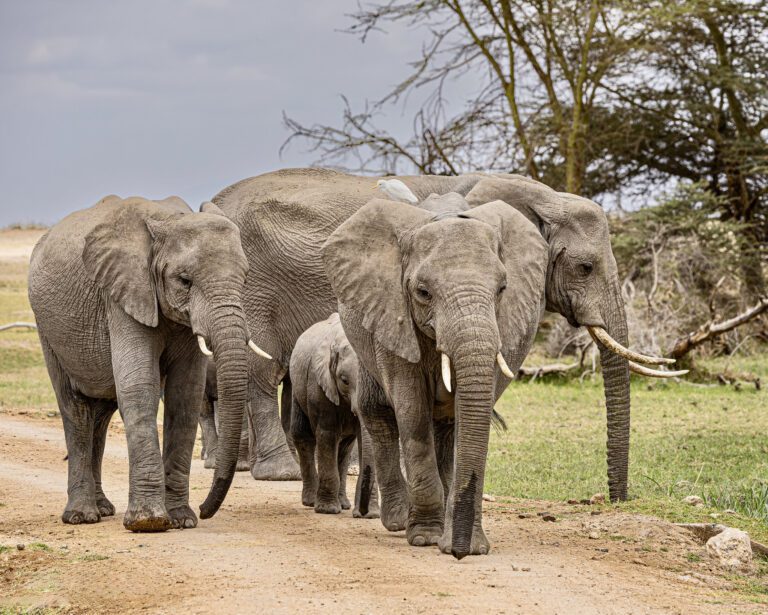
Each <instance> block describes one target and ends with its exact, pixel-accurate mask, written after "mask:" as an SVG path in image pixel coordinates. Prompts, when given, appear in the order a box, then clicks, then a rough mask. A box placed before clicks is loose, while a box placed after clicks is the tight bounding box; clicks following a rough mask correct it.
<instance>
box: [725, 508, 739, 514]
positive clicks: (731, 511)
mask: <svg viewBox="0 0 768 615" xmlns="http://www.w3.org/2000/svg"><path fill="white" fill-rule="evenodd" d="M723 512H724V513H725V514H726V515H735V514H736V511H735V510H733V508H726V509H725V510H724V511H723Z"/></svg>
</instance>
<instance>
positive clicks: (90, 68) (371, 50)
mask: <svg viewBox="0 0 768 615" xmlns="http://www.w3.org/2000/svg"><path fill="white" fill-rule="evenodd" d="M356 8H357V1H356V0H322V1H320V0H279V1H278V0H132V1H131V2H112V1H110V2H105V1H101V0H67V1H66V2H63V1H61V0H23V1H20V0H0V186H1V190H2V197H1V198H2V200H1V202H0V226H4V225H7V224H10V223H15V222H43V223H48V224H50V223H53V222H55V221H56V220H58V219H59V218H61V217H62V216H64V215H65V214H67V213H69V212H70V211H73V210H75V209H80V208H83V207H87V206H89V205H92V204H93V203H95V202H96V201H97V200H98V199H99V198H101V197H102V196H104V195H106V194H111V193H115V194H118V195H120V196H124V197H125V196H130V195H134V194H138V195H142V196H147V197H150V198H163V197H165V196H167V195H169V194H178V195H179V196H181V197H182V198H184V199H185V200H186V201H187V202H188V203H189V204H190V205H191V206H192V207H194V208H196V207H197V206H198V205H199V204H200V202H201V201H204V200H206V199H209V198H210V197H212V196H213V195H214V194H215V193H216V192H218V191H219V190H220V189H222V188H224V187H225V186H228V185H230V184H231V183H234V182H235V181H238V180H240V179H243V178H245V177H249V176H252V175H257V174H259V173H263V172H265V171H269V170H272V169H276V168H281V167H288V166H302V165H307V164H309V163H311V162H312V160H313V158H314V157H313V155H312V154H310V153H307V152H305V151H303V147H302V146H301V145H300V144H295V145H292V146H291V147H290V149H289V150H288V151H287V152H285V153H284V155H283V157H282V159H281V158H280V157H279V155H278V150H279V148H280V145H281V144H282V143H283V141H284V140H285V138H286V137H287V136H288V135H287V132H286V130H285V129H284V128H283V126H282V119H281V118H282V112H283V111H286V112H287V113H288V114H289V115H291V116H293V117H295V118H297V119H300V120H302V121H304V122H310V123H311V122H324V123H334V122H336V121H337V120H338V118H339V117H340V112H341V107H342V105H341V100H340V98H339V96H340V94H342V93H343V94H347V95H348V96H349V97H350V99H351V101H352V103H353V105H354V106H355V107H357V108H359V107H360V106H361V105H362V103H363V102H364V101H365V99H366V98H368V99H375V98H377V97H379V96H381V95H382V94H384V93H386V92H387V91H388V89H389V87H391V86H392V85H394V84H395V83H396V82H398V81H399V80H400V79H401V78H402V77H403V76H404V75H405V74H406V73H407V71H408V66H407V63H408V61H409V60H412V59H414V57H417V56H418V52H419V49H420V47H421V45H422V42H423V41H422V40H420V37H419V36H418V33H417V32H412V31H408V30H407V29H405V28H401V29H399V30H398V29H397V28H395V29H393V30H391V31H389V32H388V33H386V34H379V33H376V34H374V35H372V36H371V37H369V39H368V42H367V43H366V44H365V45H363V44H361V43H360V41H359V40H358V39H357V38H355V37H353V36H351V35H349V34H344V33H342V32H339V30H340V29H343V28H345V27H347V26H348V25H349V24H350V20H349V18H348V17H345V14H347V13H350V12H353V11H354V10H355V9H356ZM398 123H400V124H402V126H403V127H405V126H406V125H409V124H410V120H409V119H408V117H407V115H405V114H403V113H401V112H399V111H397V110H393V112H392V117H389V118H387V126H388V127H392V126H398Z"/></svg>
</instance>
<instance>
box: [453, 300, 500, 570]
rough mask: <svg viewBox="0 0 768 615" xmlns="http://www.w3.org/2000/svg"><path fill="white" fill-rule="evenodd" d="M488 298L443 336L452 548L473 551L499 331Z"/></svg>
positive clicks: (457, 554) (460, 554)
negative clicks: (450, 409) (452, 429)
mask: <svg viewBox="0 0 768 615" xmlns="http://www.w3.org/2000/svg"><path fill="white" fill-rule="evenodd" d="M485 303H487V302H482V303H480V304H479V305H475V306H472V308H471V309H470V310H469V315H467V316H464V317H463V318H461V319H459V320H458V321H457V322H456V326H455V327H451V329H453V330H452V331H450V332H448V333H449V335H448V336H447V338H446V339H450V340H451V342H450V344H448V345H447V348H448V351H447V352H448V354H449V357H450V359H451V361H452V363H453V368H454V371H455V373H456V460H455V472H454V480H453V491H452V493H453V496H452V497H453V501H452V503H451V504H450V505H452V506H453V528H452V537H451V544H452V548H451V553H452V554H453V556H454V557H456V558H457V559H462V558H463V557H465V556H466V555H469V553H470V552H471V545H472V534H473V530H474V527H475V525H476V523H477V522H478V521H479V519H478V517H479V515H480V514H481V513H482V494H483V482H484V479H485V463H486V457H487V455H488V437H489V434H490V426H491V414H492V411H493V403H494V401H495V384H496V382H495V375H496V361H497V359H496V355H497V353H498V351H499V332H498V329H497V327H496V319H495V314H494V313H493V310H492V309H489V307H488V306H487V305H485Z"/></svg>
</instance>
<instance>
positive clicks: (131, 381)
mask: <svg viewBox="0 0 768 615" xmlns="http://www.w3.org/2000/svg"><path fill="white" fill-rule="evenodd" d="M201 210H202V212H203V213H193V212H192V211H191V210H190V209H189V207H188V206H187V205H186V203H184V201H182V200H181V199H179V198H178V197H170V198H168V199H165V200H164V201H149V200H146V199H143V198H139V197H132V198H128V199H121V198H119V197H117V196H108V197H106V198H104V199H102V200H101V201H100V202H99V203H97V204H96V205H94V206H93V207H90V208H88V209H84V210H81V211H78V212H75V213H73V214H70V215H69V216H67V217H66V218H64V219H63V220H62V221H61V222H59V223H58V224H56V225H55V226H54V227H53V228H52V229H51V230H50V231H48V232H47V233H46V234H45V235H44V236H43V238H42V239H41V240H40V241H39V242H38V244H37V246H36V247H35V250H34V252H33V254H32V259H31V263H30V270H29V300H30V303H31V305H32V309H33V310H34V312H35V316H36V319H37V324H38V332H39V336H40V343H41V345H42V348H43V354H44V356H45V362H46V365H47V367H48V373H49V375H50V378H51V382H52V384H53V388H54V391H55V393H56V397H57V400H58V405H59V409H60V412H61V416H62V419H63V422H64V433H65V437H66V443H67V452H68V460H69V481H68V501H67V505H66V508H65V509H64V513H63V515H62V519H63V521H64V522H65V523H75V524H77V523H93V522H96V521H99V519H100V518H101V517H102V516H108V515H113V514H114V512H115V508H114V506H113V505H112V504H111V503H110V501H109V500H108V499H107V497H106V496H105V494H104V492H103V490H102V487H101V461H102V455H103V452H104V444H105V441H106V434H107V426H108V423H109V420H110V418H111V416H112V414H113V413H114V411H115V409H116V408H119V410H120V414H121V416H122V419H123V422H124V424H125V431H126V436H127V440H128V456H129V462H130V475H129V480H130V488H129V496H128V499H129V501H128V508H127V510H126V512H125V516H124V518H123V524H124V525H125V527H126V528H128V529H129V530H133V531H162V530H167V529H169V528H171V527H194V526H195V525H196V524H197V518H196V516H195V513H194V512H193V511H192V509H191V508H190V507H189V470H190V463H191V458H192V449H193V446H194V440H195V434H196V430H197V419H198V414H199V411H200V399H201V397H202V394H203V387H204V383H205V361H206V358H205V356H204V354H211V351H210V350H208V346H209V345H210V346H211V347H212V348H213V352H212V354H213V356H214V357H215V358H216V364H217V366H218V368H219V370H218V387H219V406H220V409H221V410H222V420H221V427H222V429H221V442H222V443H224V444H227V446H224V447H220V451H219V453H218V466H219V467H218V469H217V472H216V475H215V477H214V484H213V486H212V488H211V490H212V493H213V496H211V494H209V497H208V499H209V500H210V499H211V497H213V498H214V499H216V493H218V492H220V491H222V490H223V491H225V492H226V489H227V488H228V486H229V484H228V481H231V477H232V474H233V472H234V470H235V463H236V461H237V446H238V443H239V439H240V427H241V424H242V414H243V411H244V406H245V402H246V397H247V390H248V380H247V370H246V357H247V354H250V353H249V352H248V341H249V336H248V330H247V328H246V323H245V316H244V314H243V310H242V307H241V301H242V293H243V282H244V281H245V275H246V271H247V269H248V262H247V260H246V258H245V255H244V254H243V250H242V247H241V245H240V234H239V232H238V229H237V227H236V226H235V225H234V224H232V222H230V221H229V220H227V218H226V217H224V216H223V215H222V214H221V211H220V210H219V209H218V208H217V207H216V206H215V205H213V204H210V203H208V204H204V205H203V207H202V208H201ZM201 351H202V352H201ZM163 389H164V391H165V398H164V402H165V411H164V417H163V434H164V436H163V448H162V455H161V449H160V444H159V441H158V432H157V423H156V416H157V411H158V401H159V398H160V393H161V391H163ZM224 475H226V476H228V477H229V478H228V479H224V481H223V482H222V476H224Z"/></svg>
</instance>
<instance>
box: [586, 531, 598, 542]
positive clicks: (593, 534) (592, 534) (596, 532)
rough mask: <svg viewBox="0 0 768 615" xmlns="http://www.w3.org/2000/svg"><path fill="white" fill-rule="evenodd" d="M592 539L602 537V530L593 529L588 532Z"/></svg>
mask: <svg viewBox="0 0 768 615" xmlns="http://www.w3.org/2000/svg"><path fill="white" fill-rule="evenodd" d="M587 536H588V537H589V539H590V540H597V539H598V538H600V532H598V531H596V530H592V531H591V532H590V533H589V534H587Z"/></svg>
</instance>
